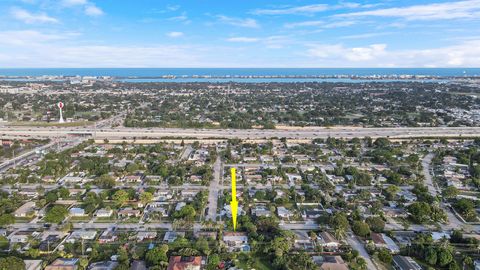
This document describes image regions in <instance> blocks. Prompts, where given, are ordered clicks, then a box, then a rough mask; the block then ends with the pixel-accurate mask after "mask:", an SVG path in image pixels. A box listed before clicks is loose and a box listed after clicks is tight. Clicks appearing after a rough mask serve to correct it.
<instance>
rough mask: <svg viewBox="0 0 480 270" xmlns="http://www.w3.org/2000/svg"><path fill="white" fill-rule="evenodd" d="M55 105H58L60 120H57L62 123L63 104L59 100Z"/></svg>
mask: <svg viewBox="0 0 480 270" xmlns="http://www.w3.org/2000/svg"><path fill="white" fill-rule="evenodd" d="M57 106H58V109H59V110H60V120H58V122H59V123H64V122H65V120H63V114H62V109H63V106H64V105H63V102H61V101H60V102H58V104H57Z"/></svg>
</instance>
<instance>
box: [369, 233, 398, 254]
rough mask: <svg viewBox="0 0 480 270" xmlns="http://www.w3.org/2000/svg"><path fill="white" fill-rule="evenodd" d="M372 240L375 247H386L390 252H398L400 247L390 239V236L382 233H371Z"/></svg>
mask: <svg viewBox="0 0 480 270" xmlns="http://www.w3.org/2000/svg"><path fill="white" fill-rule="evenodd" d="M370 236H371V238H372V242H373V244H374V245H375V247H376V248H386V249H388V250H389V251H390V252H391V253H394V254H396V253H399V252H400V248H399V247H398V245H397V244H396V243H395V242H394V241H393V240H392V238H390V237H388V236H387V235H386V234H384V233H381V234H380V233H373V232H372V233H371V235H370Z"/></svg>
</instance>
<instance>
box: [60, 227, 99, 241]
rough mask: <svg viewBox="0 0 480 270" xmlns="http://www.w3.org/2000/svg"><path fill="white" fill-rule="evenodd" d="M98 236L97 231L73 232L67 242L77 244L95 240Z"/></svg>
mask: <svg viewBox="0 0 480 270" xmlns="http://www.w3.org/2000/svg"><path fill="white" fill-rule="evenodd" d="M96 236H97V232H96V231H85V230H79V231H73V232H72V233H71V234H70V236H69V237H68V239H67V240H66V241H67V242H68V243H75V242H76V241H77V240H93V239H95V237H96Z"/></svg>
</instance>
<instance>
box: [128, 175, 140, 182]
mask: <svg viewBox="0 0 480 270" xmlns="http://www.w3.org/2000/svg"><path fill="white" fill-rule="evenodd" d="M123 181H124V182H126V183H141V182H142V176H140V175H127V176H125V177H124V178H123Z"/></svg>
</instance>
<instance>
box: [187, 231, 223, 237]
mask: <svg viewBox="0 0 480 270" xmlns="http://www.w3.org/2000/svg"><path fill="white" fill-rule="evenodd" d="M193 236H194V237H195V238H197V239H198V238H206V239H217V233H216V232H204V231H195V232H193Z"/></svg>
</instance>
